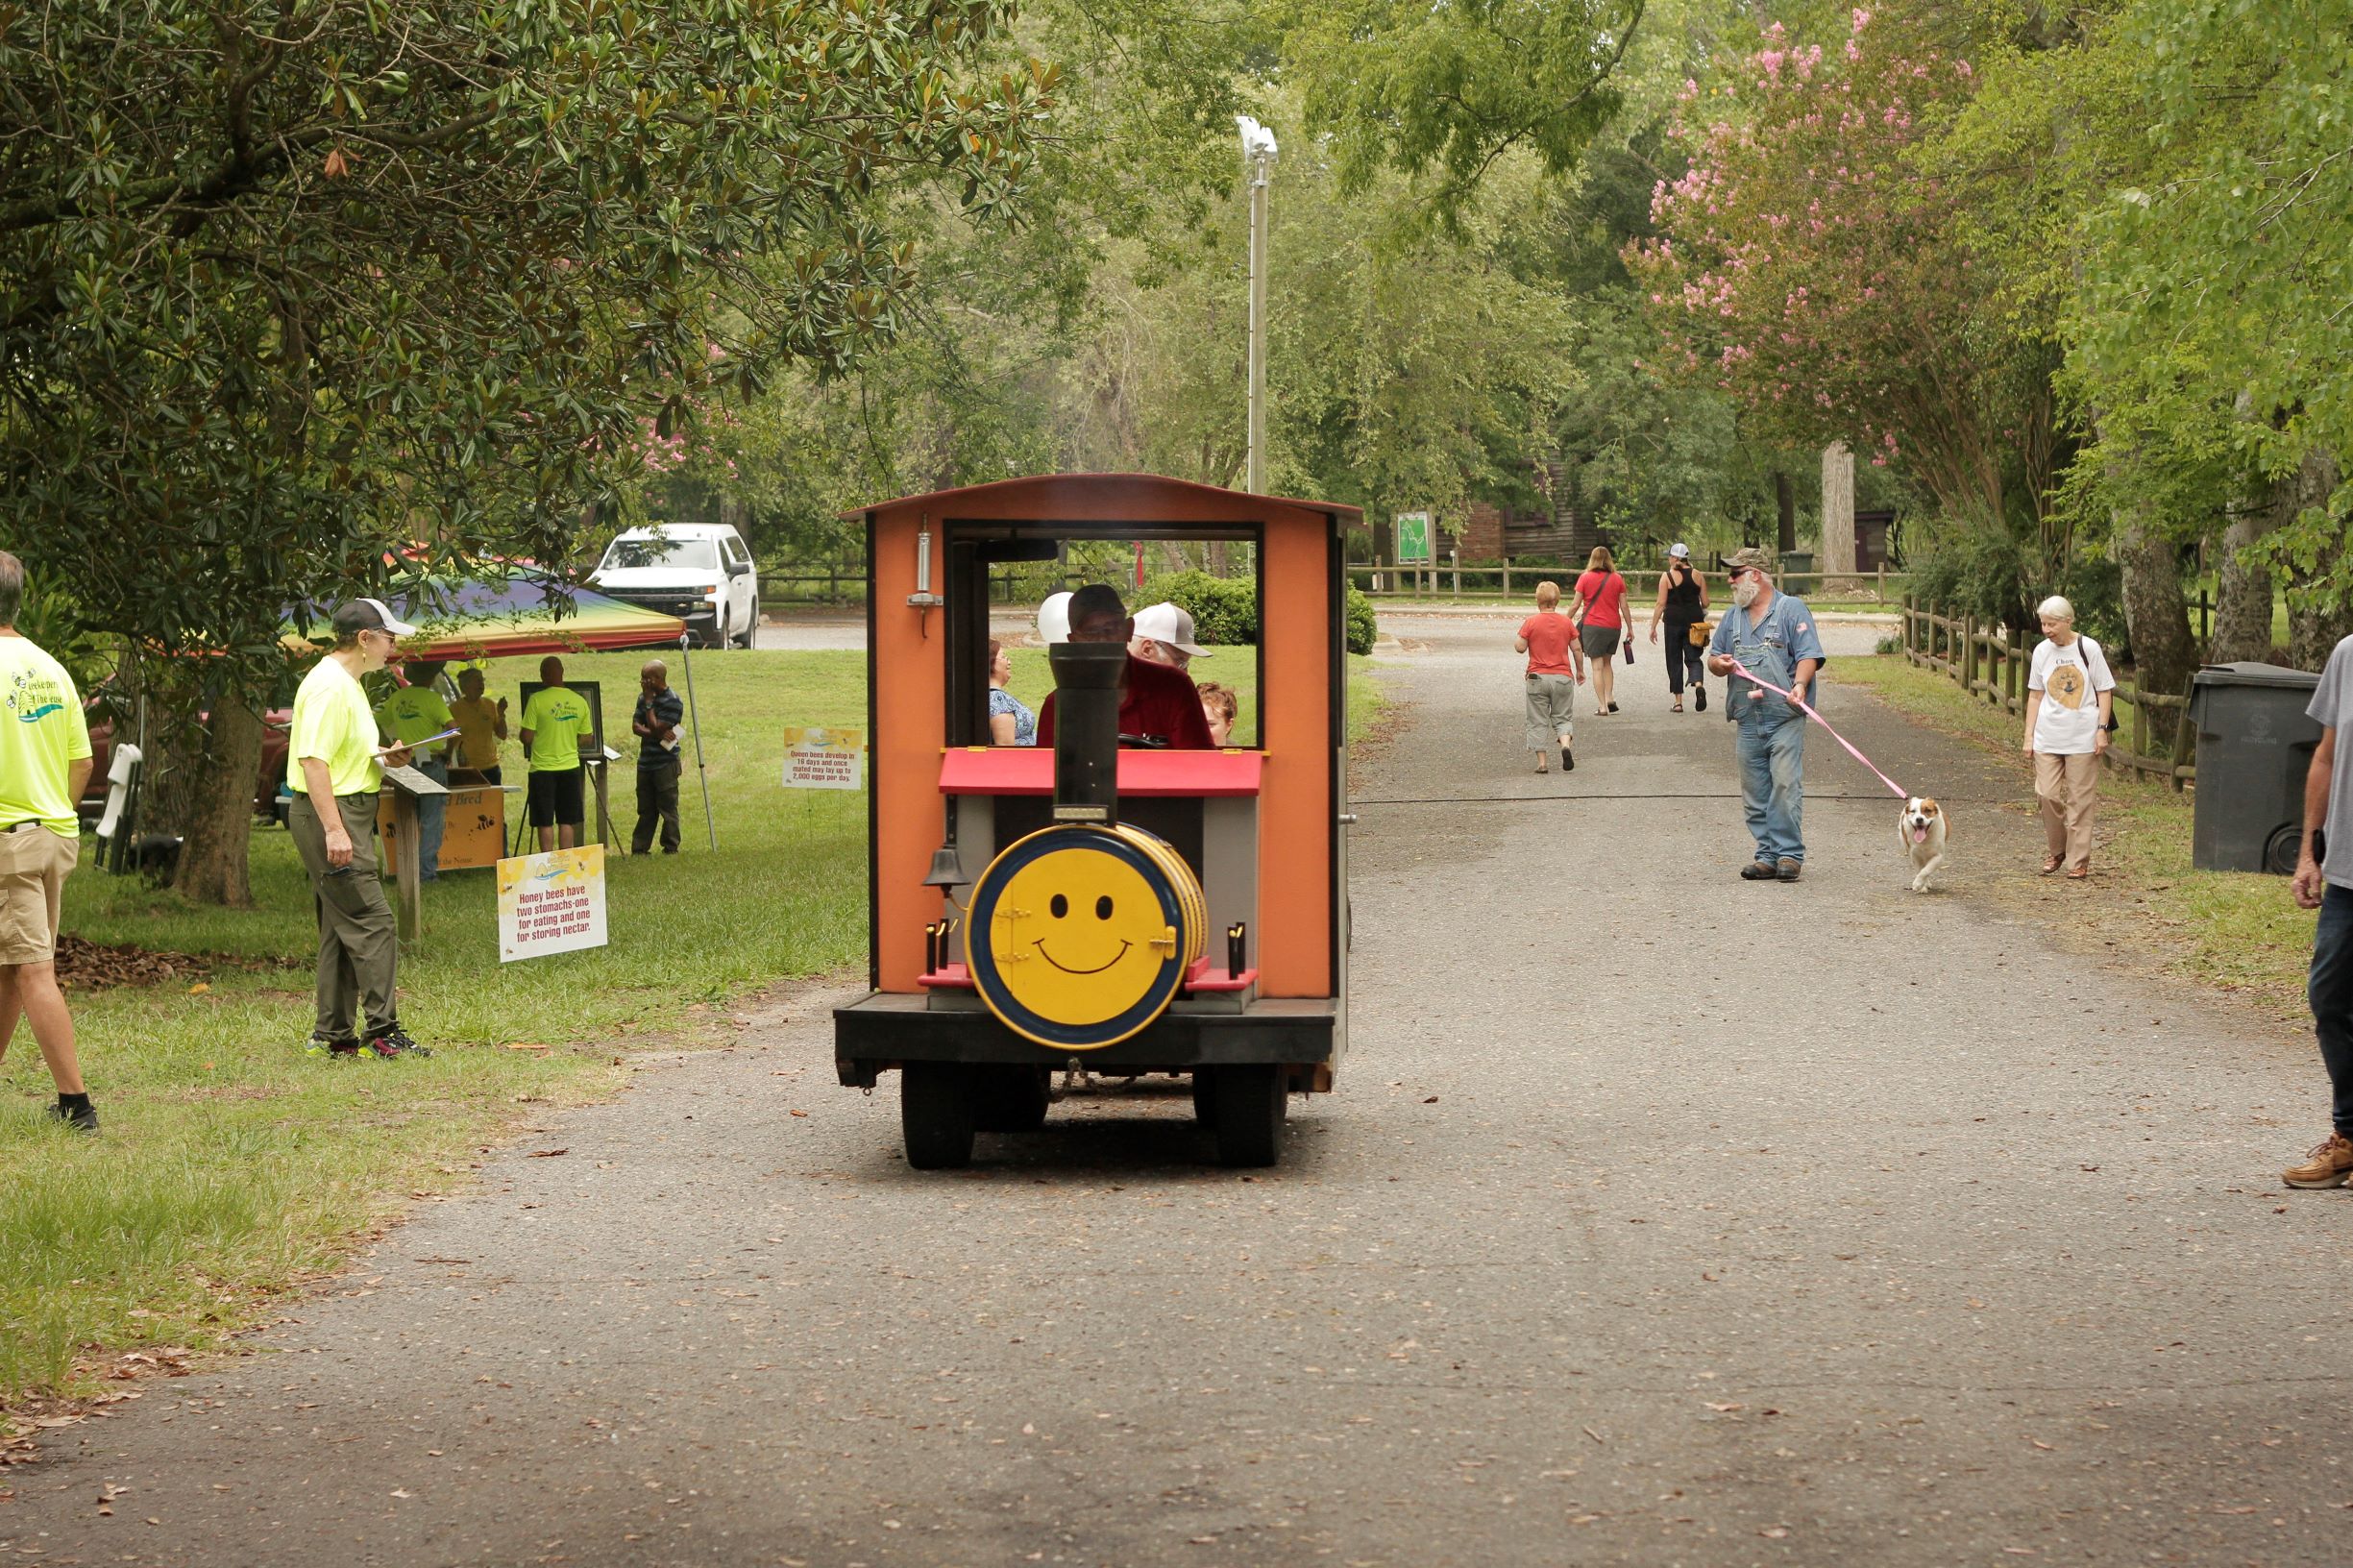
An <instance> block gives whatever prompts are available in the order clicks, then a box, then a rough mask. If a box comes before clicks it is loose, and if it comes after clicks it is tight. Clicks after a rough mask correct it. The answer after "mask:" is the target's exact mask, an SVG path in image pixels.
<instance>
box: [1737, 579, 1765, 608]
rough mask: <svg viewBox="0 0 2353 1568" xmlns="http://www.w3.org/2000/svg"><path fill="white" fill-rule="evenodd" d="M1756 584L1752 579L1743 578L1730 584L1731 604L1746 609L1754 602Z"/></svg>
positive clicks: (1756, 590)
mask: <svg viewBox="0 0 2353 1568" xmlns="http://www.w3.org/2000/svg"><path fill="white" fill-rule="evenodd" d="M1758 586H1759V585H1758V583H1757V581H1756V579H1755V578H1754V577H1743V578H1741V579H1740V580H1739V581H1738V582H1736V583H1734V584H1732V602H1733V603H1735V604H1737V605H1739V606H1740V607H1741V608H1742V609H1744V610H1745V609H1747V608H1748V607H1749V606H1750V605H1752V604H1753V603H1755V602H1756V595H1757V592H1758Z"/></svg>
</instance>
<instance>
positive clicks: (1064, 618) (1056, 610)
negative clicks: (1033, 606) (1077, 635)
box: [1038, 593, 1070, 643]
mask: <svg viewBox="0 0 2353 1568" xmlns="http://www.w3.org/2000/svg"><path fill="white" fill-rule="evenodd" d="M1038 638H1039V640H1040V641H1041V642H1047V643H1066V642H1068V641H1069V640H1070V596H1069V595H1068V594H1067V593H1061V594H1048V595H1046V596H1045V602H1043V603H1042V604H1040V605H1039V606H1038Z"/></svg>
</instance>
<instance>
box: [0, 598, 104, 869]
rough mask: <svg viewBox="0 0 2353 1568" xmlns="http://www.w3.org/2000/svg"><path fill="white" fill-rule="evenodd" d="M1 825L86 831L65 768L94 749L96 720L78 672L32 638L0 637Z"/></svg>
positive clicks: (74, 835)
mask: <svg viewBox="0 0 2353 1568" xmlns="http://www.w3.org/2000/svg"><path fill="white" fill-rule="evenodd" d="M0 704H4V705H5V712H4V713H0V827H13V826H15V825H16V824H17V823H18V822H38V823H40V824H41V825H42V826H43V827H45V828H47V829H49V831H51V832H52V833H57V834H61V835H62V836H64V837H65V838H69V839H78V838H80V837H81V836H82V824H81V822H80V821H78V820H77V819H76V818H75V816H74V802H73V799H72V797H71V796H68V795H67V794H66V792H65V784H66V777H65V771H66V769H67V768H68V767H69V766H70V765H71V764H73V763H75V762H78V761H80V760H81V759H82V758H84V757H86V756H88V755H89V754H90V726H89V721H88V720H87V719H86V718H85V717H84V716H83V713H82V697H81V694H80V693H78V692H76V691H75V690H74V681H73V676H71V675H69V674H66V673H65V667H64V666H63V665H61V664H60V663H58V661H57V660H55V659H53V658H51V657H50V656H49V655H48V654H46V653H44V652H42V651H41V650H40V649H38V648H36V647H35V646H34V645H33V644H32V643H31V642H29V641H27V640H26V639H24V638H22V637H0Z"/></svg>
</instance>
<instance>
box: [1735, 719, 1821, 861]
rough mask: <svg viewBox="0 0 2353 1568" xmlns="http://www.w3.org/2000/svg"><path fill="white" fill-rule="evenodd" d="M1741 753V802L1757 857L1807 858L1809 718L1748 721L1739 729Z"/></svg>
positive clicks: (1737, 743) (1737, 737)
mask: <svg viewBox="0 0 2353 1568" xmlns="http://www.w3.org/2000/svg"><path fill="white" fill-rule="evenodd" d="M1733 749H1734V752H1735V754H1736V755H1737V756H1738V757H1739V758H1740V803H1741V805H1742V806H1743V807H1744V808H1745V809H1746V810H1747V812H1748V815H1749V833H1750V836H1751V837H1752V838H1754V839H1755V840H1756V858H1757V859H1759V860H1764V861H1774V860H1795V861H1801V862H1802V861H1803V860H1804V859H1805V840H1804V839H1803V838H1802V836H1801V829H1802V825H1803V821H1804V817H1805V720H1804V718H1803V716H1802V715H1801V716H1800V717H1798V718H1795V719H1785V720H1783V721H1782V722H1781V723H1777V724H1773V725H1771V726H1767V725H1764V724H1755V723H1748V722H1747V721H1745V720H1744V721H1743V722H1742V723H1740V724H1739V725H1738V726H1737V727H1736V728H1735V730H1734V738H1733Z"/></svg>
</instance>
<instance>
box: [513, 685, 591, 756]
mask: <svg viewBox="0 0 2353 1568" xmlns="http://www.w3.org/2000/svg"><path fill="white" fill-rule="evenodd" d="M523 727H524V728H526V729H527V730H529V731H530V732H531V772H535V773H566V772H571V771H572V770H574V769H575V768H577V767H578V766H579V765H580V742H581V741H582V740H583V739H585V738H586V737H587V736H588V735H589V734H590V733H591V724H590V720H589V713H588V698H584V697H582V696H581V695H580V694H579V693H577V692H576V691H574V690H573V689H572V688H571V687H569V686H542V687H541V688H539V690H537V691H535V692H533V693H532V694H531V699H530V700H529V701H528V702H526V703H525V704H523Z"/></svg>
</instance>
